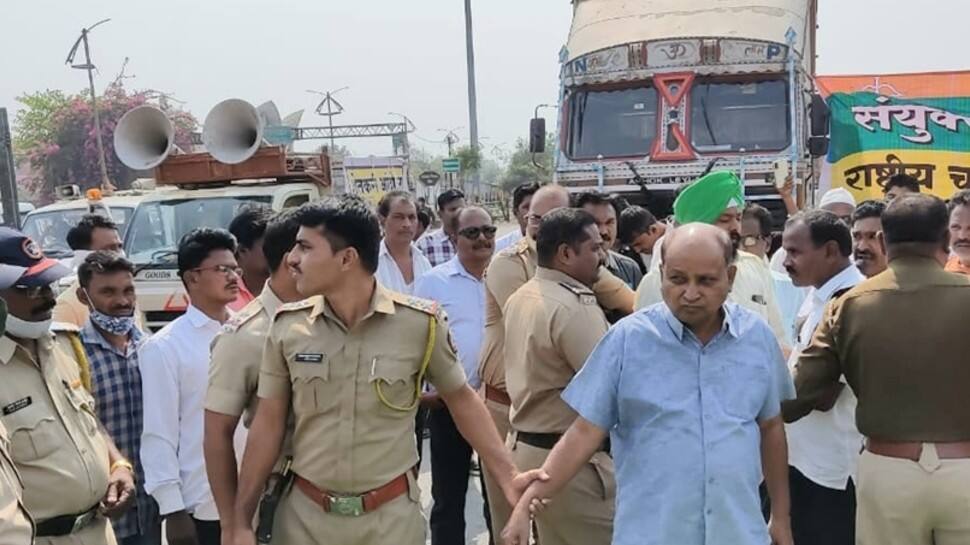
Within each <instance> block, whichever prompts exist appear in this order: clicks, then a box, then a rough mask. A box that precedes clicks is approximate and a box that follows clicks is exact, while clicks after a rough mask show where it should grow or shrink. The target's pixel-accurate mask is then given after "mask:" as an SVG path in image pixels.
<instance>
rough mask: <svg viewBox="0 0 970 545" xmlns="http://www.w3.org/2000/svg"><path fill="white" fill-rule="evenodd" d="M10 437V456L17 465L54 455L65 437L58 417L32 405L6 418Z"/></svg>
mask: <svg viewBox="0 0 970 545" xmlns="http://www.w3.org/2000/svg"><path fill="white" fill-rule="evenodd" d="M3 423H4V425H5V426H6V427H7V431H8V433H9V437H10V456H11V457H12V458H13V459H14V460H15V461H16V462H17V463H25V462H34V461H36V460H40V459H42V458H46V457H48V456H50V455H51V454H53V453H54V452H55V451H56V450H57V449H58V446H59V445H60V443H61V442H62V439H63V437H62V436H61V434H60V433H58V431H59V430H58V427H59V424H58V421H57V417H56V416H55V415H54V414H52V413H47V412H45V411H44V407H43V406H41V405H31V406H29V407H26V408H24V409H21V410H19V411H17V412H15V413H13V414H10V415H7V416H5V417H4V422H3Z"/></svg>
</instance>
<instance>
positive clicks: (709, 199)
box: [674, 171, 744, 231]
mask: <svg viewBox="0 0 970 545" xmlns="http://www.w3.org/2000/svg"><path fill="white" fill-rule="evenodd" d="M743 209H744V184H742V183H741V180H740V179H739V178H738V177H737V175H735V174H734V173H733V172H728V171H720V172H712V173H710V174H708V175H707V176H704V177H703V178H701V179H699V180H697V181H696V182H694V183H692V184H691V185H689V186H687V188H686V189H684V190H683V191H682V192H681V193H680V195H679V196H678V197H677V200H676V201H674V221H676V222H677V224H678V225H686V224H688V223H695V222H696V223H706V224H708V225H715V224H717V223H718V219H720V218H721V215H722V214H725V213H731V212H738V216H739V217H740V212H741V211H742V210H743ZM738 230H739V231H740V227H739V228H738Z"/></svg>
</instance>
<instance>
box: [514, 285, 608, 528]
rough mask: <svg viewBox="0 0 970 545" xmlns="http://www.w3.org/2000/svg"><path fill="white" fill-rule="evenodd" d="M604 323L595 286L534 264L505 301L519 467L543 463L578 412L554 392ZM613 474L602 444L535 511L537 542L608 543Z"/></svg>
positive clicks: (562, 386)
mask: <svg viewBox="0 0 970 545" xmlns="http://www.w3.org/2000/svg"><path fill="white" fill-rule="evenodd" d="M607 329H609V324H608V323H607V321H606V316H605V315H604V314H603V310H602V309H600V307H599V305H598V304H597V302H596V295H595V294H594V293H593V291H592V290H591V289H589V288H587V287H586V286H584V285H583V284H581V283H580V282H578V281H577V280H575V279H573V278H572V277H570V276H568V275H566V274H564V273H562V272H560V271H556V270H553V269H546V268H542V267H540V268H539V269H538V270H537V271H536V275H535V278H533V279H532V280H530V281H528V282H527V283H526V284H525V285H524V286H522V287H521V288H519V290H518V291H517V292H515V293H514V294H513V295H512V296H511V297H510V298H509V301H508V303H507V304H506V307H505V375H506V380H507V385H508V389H509V396H510V397H511V398H512V408H511V411H510V413H509V415H510V423H511V426H512V431H511V433H510V434H509V437H508V444H509V447H510V448H511V449H512V457H513V459H514V460H515V464H516V466H518V467H519V469H521V470H523V471H524V470H528V469H535V468H538V467H542V464H543V463H544V462H545V461H546V457H547V456H548V455H549V452H550V450H551V449H552V447H553V445H554V443H555V442H556V441H557V440H558V438H559V437H560V436H561V435H562V434H563V433H565V432H566V430H567V429H568V428H569V426H570V425H572V423H573V421H574V420H576V412H575V411H573V410H572V408H570V407H569V405H567V404H566V402H565V401H563V400H562V398H561V397H560V394H561V393H562V391H563V390H564V389H565V388H566V386H567V385H568V384H569V382H570V381H571V380H572V378H573V377H574V376H575V375H576V373H578V372H579V370H580V369H581V368H582V366H583V364H584V363H586V358H587V357H588V356H589V354H590V353H591V352H592V351H593V348H594V347H595V346H596V343H597V342H599V340H600V339H601V338H602V337H603V336H604V335H605V334H606V331H607ZM615 499H616V479H615V475H614V468H613V459H612V458H610V456H609V454H608V453H607V452H606V451H605V448H604V449H602V450H600V451H599V452H597V453H596V454H594V455H593V457H592V458H591V459H590V461H589V463H588V464H586V465H585V466H584V467H583V468H582V469H581V470H580V471H579V473H577V474H576V476H575V477H574V478H573V479H572V480H571V481H570V482H569V484H567V485H566V486H565V487H564V488H563V490H562V491H561V492H560V493H559V494H557V495H556V497H555V498H554V501H553V502H552V503H550V504H549V506H548V507H547V508H546V509H545V511H543V512H542V513H541V514H539V515H538V516H537V517H536V528H537V531H538V534H539V535H538V537H539V542H540V543H542V545H569V544H574V545H600V544H602V545H608V544H609V543H610V540H611V539H612V535H613V513H614V502H615Z"/></svg>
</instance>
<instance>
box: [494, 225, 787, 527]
mask: <svg viewBox="0 0 970 545" xmlns="http://www.w3.org/2000/svg"><path fill="white" fill-rule="evenodd" d="M734 255H735V251H734V249H733V246H732V244H731V241H730V239H729V238H728V237H727V235H726V234H725V233H724V232H723V231H721V230H719V229H718V228H716V227H713V226H710V225H701V224H688V225H685V226H683V227H680V228H678V229H677V230H675V231H674V232H673V233H672V234H671V235H670V236H668V237H667V238H666V240H665V242H664V245H663V256H662V257H663V260H664V264H663V269H662V272H663V280H662V288H661V289H662V294H663V301H664V302H663V303H660V304H657V305H653V306H651V307H648V308H645V309H642V310H640V311H639V312H637V313H635V314H633V315H632V316H630V317H628V318H625V319H623V320H621V321H620V322H619V323H617V324H616V325H615V326H614V327H613V328H612V329H611V330H610V332H609V333H608V334H607V335H606V337H604V338H603V340H602V341H600V343H599V345H598V346H597V347H596V349H595V350H594V351H593V353H592V354H591V355H590V357H589V359H588V360H587V362H586V364H585V365H584V366H583V368H582V370H581V371H580V372H579V374H578V375H577V376H576V377H575V378H574V379H573V381H572V383H571V384H570V385H569V387H568V388H567V389H566V390H565V392H564V393H563V399H564V400H565V401H566V402H567V403H568V404H569V405H570V406H571V407H572V408H573V409H574V410H576V412H577V413H578V414H579V417H578V418H577V419H576V422H575V423H574V424H573V425H572V427H571V428H570V429H569V431H568V432H567V433H566V435H565V436H564V437H563V439H562V440H560V441H559V443H558V444H557V445H556V447H555V449H553V451H552V453H550V455H549V457H548V459H547V460H546V463H545V464H544V465H543V470H545V472H546V473H547V474H548V476H549V480H548V481H546V482H538V481H537V482H535V483H533V484H532V486H530V488H529V490H528V491H526V493H525V494H524V495H523V497H522V500H521V501H520V503H519V505H518V506H517V507H516V509H515V512H514V513H513V516H512V519H511V520H510V522H509V526H508V527H507V529H506V534H505V536H506V539H507V543H509V544H510V545H526V544H527V543H528V535H529V528H528V526H529V523H528V519H529V509H530V506H531V507H532V508H533V509H541V508H542V506H543V505H544V502H543V501H541V500H540V499H542V500H545V499H547V498H551V499H552V501H555V493H556V491H557V490H559V488H561V487H562V486H563V485H564V484H565V483H567V482H568V481H569V480H570V479H571V478H572V476H573V475H574V474H575V473H576V471H577V470H578V469H579V468H580V467H581V466H582V465H583V464H584V463H585V461H586V460H588V459H589V457H590V455H591V454H592V453H593V452H594V451H595V450H596V449H598V448H599V446H600V445H601V444H602V442H603V440H604V439H606V437H607V435H609V436H610V438H611V440H612V453H613V457H614V461H615V463H616V481H617V486H618V490H617V508H616V519H615V521H614V532H613V545H672V544H676V545H721V544H730V545H767V544H768V543H770V542H772V541H773V542H774V543H776V544H778V545H792V543H793V542H792V538H791V528H790V522H789V501H788V500H789V498H788V459H787V458H788V457H787V448H786V442H785V428H784V424H783V422H782V419H781V401H782V400H785V399H789V398H791V397H793V396H794V387H793V385H792V381H791V377H790V375H789V373H788V370H787V367H786V365H785V360H784V358H783V356H782V353H781V349H780V347H779V344H778V341H777V339H776V338H775V336H774V334H773V333H772V331H771V328H770V327H769V326H768V324H767V323H766V322H765V321H764V320H763V319H762V318H760V317H759V316H757V315H756V314H754V313H753V312H751V311H748V310H746V309H744V308H742V307H740V306H738V305H736V304H733V303H727V302H726V301H727V296H728V293H729V291H730V289H731V283H732V281H733V280H734V275H735V272H736V269H735V267H734V265H733V260H734ZM762 477H764V480H765V482H766V484H767V487H768V491H769V495H770V497H771V505H772V521H771V523H770V525H769V526H768V527H767V528H766V527H765V523H764V519H763V518H762V515H761V504H760V498H759V494H758V485H759V483H760V482H761V480H762ZM533 500H540V501H535V502H534V501H533Z"/></svg>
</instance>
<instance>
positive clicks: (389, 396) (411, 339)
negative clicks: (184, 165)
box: [258, 283, 466, 545]
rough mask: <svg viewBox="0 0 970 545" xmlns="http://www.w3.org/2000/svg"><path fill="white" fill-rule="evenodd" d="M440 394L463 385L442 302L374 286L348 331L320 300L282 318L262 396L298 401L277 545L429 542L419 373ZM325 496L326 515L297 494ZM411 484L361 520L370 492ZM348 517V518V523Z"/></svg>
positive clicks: (270, 342) (269, 346) (271, 342)
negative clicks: (292, 477)
mask: <svg viewBox="0 0 970 545" xmlns="http://www.w3.org/2000/svg"><path fill="white" fill-rule="evenodd" d="M432 331H433V332H434V339H433V340H434V342H433V344H432V345H431V347H430V348H431V350H430V358H429V359H428V366H427V371H426V374H425V378H426V379H427V380H428V381H429V382H430V383H431V384H432V385H433V386H434V387H435V388H436V389H437V390H438V391H439V392H441V393H446V394H447V393H449V392H454V391H456V390H458V389H459V388H461V387H463V386H464V385H465V383H466V381H465V373H464V371H463V370H462V367H461V364H460V363H459V362H458V358H457V356H456V354H455V349H454V346H453V344H452V342H451V339H450V336H449V332H448V327H447V324H446V320H445V318H444V316H443V314H442V313H441V312H440V311H439V310H438V307H437V305H436V304H435V303H432V302H430V301H425V300H423V299H417V298H414V297H408V296H405V295H402V294H399V293H396V292H392V291H389V290H387V289H385V288H383V287H382V286H381V285H380V284H379V283H377V284H376V287H375V291H374V295H373V298H372V300H371V305H370V309H369V310H368V312H367V314H366V315H365V316H364V318H363V319H362V320H361V321H360V322H359V323H358V324H356V325H355V326H354V327H353V329H350V330H348V329H347V327H346V326H345V325H344V324H343V323H342V322H341V320H340V318H338V317H337V315H336V314H335V313H334V312H333V310H332V309H331V308H330V306H329V305H328V304H327V303H326V300H325V299H324V298H322V297H313V298H310V299H308V300H306V301H303V302H301V303H295V304H293V305H286V306H284V307H283V308H282V309H280V311H279V313H278V314H277V316H276V319H275V321H274V323H273V325H272V327H271V328H270V333H269V337H268V339H267V341H266V348H265V350H264V354H263V365H262V368H261V370H260V376H259V390H258V392H259V397H261V398H277V399H278V398H283V397H286V396H289V395H292V397H291V407H292V412H293V417H294V422H295V428H294V433H293V466H292V467H293V471H294V473H295V474H296V475H297V483H296V486H293V487H292V488H291V489H290V491H289V493H288V494H287V495H286V496H285V497H284V498H283V500H282V502H281V504H280V507H279V510H278V511H277V514H276V521H275V524H274V531H273V543H282V544H291V543H300V544H314V543H315V544H321V545H324V544H325V545H330V544H334V543H339V544H341V545H373V544H376V543H393V544H395V545H423V544H424V543H425V533H426V532H425V520H424V517H423V516H422V514H421V505H420V492H419V489H418V487H417V485H416V482H415V479H414V474H413V472H412V471H411V468H413V467H414V465H415V464H416V463H417V461H418V453H417V449H416V446H415V441H414V433H415V431H414V424H415V413H416V411H417V395H418V392H419V391H420V390H419V389H420V381H419V374H420V367H421V364H422V361H424V359H425V355H426V351H427V350H428V348H429V347H428V342H427V340H428V339H429V334H430V333H431V332H432ZM301 479H302V480H303V481H305V483H309V484H310V485H312V487H314V488H315V489H316V491H315V492H314V496H317V495H318V494H320V493H322V494H325V495H326V496H327V498H324V499H323V501H325V502H326V503H328V504H329V510H327V509H324V508H323V506H322V504H321V503H320V502H318V501H315V500H316V499H321V498H322V496H321V497H320V498H316V497H315V498H314V499H311V496H310V495H309V493H308V492H307V491H306V489H305V487H304V486H301V485H300V481H301ZM401 480H404V481H405V485H406V486H405V488H406V492H403V493H401V494H400V495H394V496H393V499H390V501H386V502H383V503H382V504H381V505H380V506H379V507H376V508H374V509H371V510H368V511H367V512H363V513H360V512H358V511H357V508H359V507H360V506H361V505H362V504H363V505H365V506H366V502H365V501H364V500H363V498H361V497H360V496H361V495H365V494H366V493H367V492H370V491H375V490H379V489H384V488H385V486H387V485H389V484H392V483H400V482H401ZM341 513H342V514H341Z"/></svg>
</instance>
